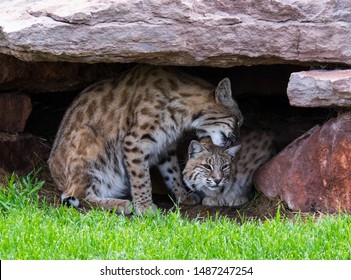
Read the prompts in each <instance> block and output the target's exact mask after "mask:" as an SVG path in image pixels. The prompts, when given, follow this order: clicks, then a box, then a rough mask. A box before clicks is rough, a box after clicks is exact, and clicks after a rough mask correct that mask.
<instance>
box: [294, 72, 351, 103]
mask: <svg viewBox="0 0 351 280" xmlns="http://www.w3.org/2000/svg"><path fill="white" fill-rule="evenodd" d="M287 93H288V97H289V101H290V104H291V105H292V106H298V107H351V70H333V71H302V72H297V73H292V74H291V76H290V80H289V83H288V89H287Z"/></svg>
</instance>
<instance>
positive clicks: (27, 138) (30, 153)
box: [0, 132, 49, 174]
mask: <svg viewBox="0 0 351 280" xmlns="http://www.w3.org/2000/svg"><path fill="white" fill-rule="evenodd" d="M48 150H49V149H48V148H47V147H46V146H45V145H43V144H41V143H40V141H39V140H38V139H37V138H36V137H35V136H33V135H31V134H24V135H20V134H8V133H1V132H0V170H3V171H4V172H7V173H12V172H16V173H18V174H25V173H27V172H29V171H31V170H32V169H33V168H34V167H35V166H36V165H37V164H38V163H40V162H43V160H45V159H46V158H47V153H48Z"/></svg>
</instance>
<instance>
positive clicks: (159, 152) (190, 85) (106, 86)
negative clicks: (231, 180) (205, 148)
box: [49, 65, 243, 215]
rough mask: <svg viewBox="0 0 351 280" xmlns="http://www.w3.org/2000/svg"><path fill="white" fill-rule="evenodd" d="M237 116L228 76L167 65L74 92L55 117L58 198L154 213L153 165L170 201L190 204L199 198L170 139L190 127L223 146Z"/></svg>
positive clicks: (238, 122)
mask: <svg viewBox="0 0 351 280" xmlns="http://www.w3.org/2000/svg"><path fill="white" fill-rule="evenodd" d="M242 122H243V117H242V115H241V112H240V110H239V108H238V105H237V103H236V101H235V100H234V99H233V98H232V93H231V88H230V81H229V79H227V78H226V79H224V80H222V81H221V82H220V83H219V84H218V86H217V88H216V87H213V86H212V85H211V84H209V83H207V82H205V81H203V80H201V79H197V78H193V77H191V76H189V75H187V74H184V73H180V72H177V71H176V70H174V69H172V68H167V67H155V66H148V65H139V66H136V67H135V68H133V69H131V70H130V71H128V72H126V73H124V74H122V75H120V76H119V77H118V78H113V79H110V80H106V81H102V82H99V83H97V84H95V85H93V86H91V87H89V88H87V89H86V90H84V91H83V92H82V93H81V94H80V95H79V96H78V97H77V98H76V100H75V101H74V102H73V103H72V105H71V106H70V107H69V108H68V110H67V112H66V113H65V115H64V118H63V120H62V122H61V125H60V128H59V130H58V133H57V135H56V139H55V141H54V144H53V147H52V151H51V154H50V158H49V167H50V171H51V174H52V178H53V180H54V182H55V184H56V185H57V186H58V188H59V189H60V190H61V191H62V192H63V194H62V196H61V200H62V201H63V202H64V203H67V204H70V205H73V206H78V204H79V199H84V200H86V201H88V202H89V203H92V204H93V205H97V206H100V207H102V208H106V209H116V212H118V213H122V212H123V213H125V214H128V213H130V212H131V211H132V210H133V209H134V210H135V212H136V213H137V214H138V215H140V214H142V213H144V212H145V211H150V210H151V211H152V212H154V211H155V208H156V206H155V205H154V204H153V202H152V190H151V182H150V173H149V169H150V166H152V165H157V166H158V168H159V170H160V172H161V174H162V175H163V178H164V180H165V183H166V185H167V187H168V188H169V189H170V191H171V192H172V193H173V194H174V196H175V198H176V200H177V201H178V202H179V203H183V204H189V205H192V204H196V203H199V198H198V196H197V195H195V194H192V193H190V194H189V193H187V191H186V189H185V188H184V186H183V184H182V180H181V172H180V169H179V166H178V162H177V158H176V154H175V146H176V145H175V142H176V140H177V138H179V137H180V135H181V134H182V132H183V131H184V130H186V129H192V128H194V129H196V130H197V134H198V135H199V136H200V137H204V136H209V137H210V138H211V139H212V141H213V143H214V144H215V145H217V146H225V145H228V143H232V142H234V141H235V140H236V137H237V133H238V130H239V127H240V125H241V124H242ZM130 200H132V201H130Z"/></svg>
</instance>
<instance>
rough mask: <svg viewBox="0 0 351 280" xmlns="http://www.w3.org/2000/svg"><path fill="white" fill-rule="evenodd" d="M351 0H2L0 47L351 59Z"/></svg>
mask: <svg viewBox="0 0 351 280" xmlns="http://www.w3.org/2000/svg"><path fill="white" fill-rule="evenodd" d="M350 38H351V2H350V1H349V0H339V1H335V0H327V1H313V0H307V1H306V0H294V1H292V0H271V1H267V0H237V1H232V0H222V1H202V0H196V1H188V0H181V1H173V0H162V1H161V0H158V1H157V0H153V1H152V0H151V1H142V0H132V1H130V0H119V1H117V0H112V1H100V0H76V1H68V2H67V1H55V2H52V1H45V0H36V1H26V0H3V1H1V2H0V53H3V54H8V55H13V56H16V57H17V58H19V59H21V60H27V61H68V62H86V63H96V62H122V63H126V62H144V63H152V64H172V65H183V66H194V65H207V66H217V67H230V66H237V65H253V64H256V65H257V64H275V63H295V62H297V61H298V62H305V63H311V62H313V63H314V62H321V63H343V64H351V49H350Z"/></svg>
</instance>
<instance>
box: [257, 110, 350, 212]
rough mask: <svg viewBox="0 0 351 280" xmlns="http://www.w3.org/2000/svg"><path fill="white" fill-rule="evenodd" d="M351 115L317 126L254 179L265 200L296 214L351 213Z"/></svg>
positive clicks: (260, 170) (259, 172)
mask: <svg viewBox="0 0 351 280" xmlns="http://www.w3.org/2000/svg"><path fill="white" fill-rule="evenodd" d="M350 170H351V112H348V113H344V114H342V115H340V116H339V117H337V118H335V119H331V120H330V121H328V122H327V123H326V124H324V125H323V126H316V127H314V128H312V129H311V130H310V131H308V132H307V133H305V134H304V135H303V136H301V137H300V138H298V139H296V140H295V141H294V142H292V143H291V144H290V145H289V146H288V147H286V148H285V149H284V150H283V151H282V152H280V153H279V154H278V155H277V156H276V157H275V158H273V159H272V160H271V161H270V162H268V163H267V164H265V165H264V166H262V167H261V168H260V169H259V170H258V171H257V172H256V174H255V175H254V183H255V186H256V188H257V189H258V190H259V191H260V192H262V193H263V194H264V195H265V196H267V197H270V198H277V197H278V198H280V199H281V200H282V201H284V202H285V203H286V204H287V205H288V207H289V208H290V209H292V210H296V211H299V210H300V211H322V212H337V211H339V210H346V211H351V172H350Z"/></svg>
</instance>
